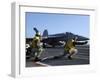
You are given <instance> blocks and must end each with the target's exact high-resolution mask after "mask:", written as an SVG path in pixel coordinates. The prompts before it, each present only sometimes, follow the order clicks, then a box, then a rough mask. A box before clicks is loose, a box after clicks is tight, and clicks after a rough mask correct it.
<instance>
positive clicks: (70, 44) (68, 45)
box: [64, 40, 75, 51]
mask: <svg viewBox="0 0 100 80" xmlns="http://www.w3.org/2000/svg"><path fill="white" fill-rule="evenodd" d="M71 48H75V41H74V40H68V41H67V42H66V44H65V46H64V50H65V51H69V50H70V49H71Z"/></svg>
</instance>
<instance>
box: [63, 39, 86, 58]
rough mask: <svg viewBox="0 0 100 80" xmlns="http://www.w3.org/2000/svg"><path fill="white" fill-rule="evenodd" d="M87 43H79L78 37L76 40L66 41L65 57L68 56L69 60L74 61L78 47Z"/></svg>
mask: <svg viewBox="0 0 100 80" xmlns="http://www.w3.org/2000/svg"><path fill="white" fill-rule="evenodd" d="M86 43H87V41H85V42H78V41H77V37H75V38H74V39H69V40H68V41H66V43H65V46H64V55H66V54H68V59H72V57H73V56H74V55H75V54H76V53H78V49H77V48H76V45H83V44H86Z"/></svg>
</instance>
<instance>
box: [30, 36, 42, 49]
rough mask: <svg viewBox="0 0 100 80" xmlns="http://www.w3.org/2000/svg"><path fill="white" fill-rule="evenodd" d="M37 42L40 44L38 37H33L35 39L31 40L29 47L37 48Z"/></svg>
mask: <svg viewBox="0 0 100 80" xmlns="http://www.w3.org/2000/svg"><path fill="white" fill-rule="evenodd" d="M38 42H40V37H37V36H35V37H34V38H33V41H32V45H31V47H32V48H37V47H38V46H37V43H38Z"/></svg>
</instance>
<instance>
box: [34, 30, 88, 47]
mask: <svg viewBox="0 0 100 80" xmlns="http://www.w3.org/2000/svg"><path fill="white" fill-rule="evenodd" d="M33 29H34V31H35V32H36V33H38V32H39V30H38V29H37V28H33ZM75 37H77V41H87V40H89V38H86V37H83V36H80V35H76V34H74V33H71V32H65V33H58V34H52V35H49V34H48V30H44V32H43V35H42V42H43V45H44V46H47V45H50V46H52V47H55V46H63V45H64V43H65V42H66V41H67V40H68V39H73V38H75Z"/></svg>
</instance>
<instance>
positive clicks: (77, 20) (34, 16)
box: [25, 12, 90, 38]
mask: <svg viewBox="0 0 100 80" xmlns="http://www.w3.org/2000/svg"><path fill="white" fill-rule="evenodd" d="M89 19H90V16H89V15H75V14H55V13H52V14H51V13H34V12H26V13H25V25H26V38H33V37H34V35H35V31H34V30H33V28H34V27H36V28H37V29H38V30H39V31H40V33H41V34H43V31H44V30H45V29H47V30H48V33H49V34H57V33H65V32H72V33H74V34H77V35H81V36H84V37H88V38H89Z"/></svg>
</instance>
